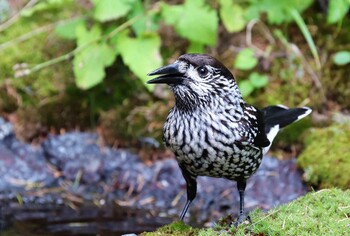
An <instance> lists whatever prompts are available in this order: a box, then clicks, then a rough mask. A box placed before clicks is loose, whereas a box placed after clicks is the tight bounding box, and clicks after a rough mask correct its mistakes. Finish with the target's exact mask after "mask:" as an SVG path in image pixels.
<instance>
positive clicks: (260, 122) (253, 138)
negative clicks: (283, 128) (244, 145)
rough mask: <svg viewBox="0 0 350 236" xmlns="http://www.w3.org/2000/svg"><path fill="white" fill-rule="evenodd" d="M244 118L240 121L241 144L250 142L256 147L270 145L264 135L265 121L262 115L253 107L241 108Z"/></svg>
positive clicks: (245, 106)
mask: <svg viewBox="0 0 350 236" xmlns="http://www.w3.org/2000/svg"><path fill="white" fill-rule="evenodd" d="M243 110H244V116H243V117H242V118H241V120H240V122H239V123H240V129H241V132H240V133H241V134H243V135H242V136H241V140H239V141H241V142H247V141H248V142H250V143H251V144H253V145H254V146H256V147H261V148H262V147H267V146H269V145H270V141H269V140H268V138H267V136H266V133H265V120H264V116H263V113H262V112H261V111H260V110H258V109H256V108H255V107H253V106H250V105H247V104H245V105H244V106H243Z"/></svg>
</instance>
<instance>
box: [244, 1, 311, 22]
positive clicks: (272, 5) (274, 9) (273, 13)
mask: <svg viewBox="0 0 350 236" xmlns="http://www.w3.org/2000/svg"><path fill="white" fill-rule="evenodd" d="M250 2H251V4H250V5H249V7H248V8H247V9H246V10H245V13H244V15H245V17H246V19H248V20H251V19H258V18H260V13H266V14H267V20H268V22H269V23H271V24H281V23H283V22H290V21H291V20H292V19H293V18H292V17H291V15H290V14H289V8H295V9H296V10H297V11H298V12H302V11H303V10H305V9H306V8H308V7H309V6H310V5H311V4H312V3H313V0H283V1H276V0H259V1H257V0H250Z"/></svg>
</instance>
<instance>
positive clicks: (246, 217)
mask: <svg viewBox="0 0 350 236" xmlns="http://www.w3.org/2000/svg"><path fill="white" fill-rule="evenodd" d="M246 221H248V223H252V220H251V219H250V216H249V215H246V214H240V215H239V217H238V219H237V221H236V222H234V223H233V222H232V223H233V226H235V227H236V228H237V226H238V225H240V224H243V223H245V222H246Z"/></svg>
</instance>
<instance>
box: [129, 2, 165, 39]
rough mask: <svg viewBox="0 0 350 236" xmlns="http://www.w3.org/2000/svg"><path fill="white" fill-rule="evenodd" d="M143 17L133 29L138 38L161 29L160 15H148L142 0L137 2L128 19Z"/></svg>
mask: <svg viewBox="0 0 350 236" xmlns="http://www.w3.org/2000/svg"><path fill="white" fill-rule="evenodd" d="M139 15H142V16H141V17H140V18H139V19H138V20H137V21H136V22H135V23H134V24H133V25H132V26H131V27H132V29H133V31H134V32H135V34H136V35H137V36H140V35H141V34H143V33H145V32H154V31H157V30H158V28H159V23H158V21H159V19H157V18H158V15H156V14H152V15H147V14H146V12H145V9H144V7H143V5H142V2H141V0H136V2H135V4H134V6H133V8H132V10H131V12H130V13H129V14H128V19H132V18H133V17H136V16H139Z"/></svg>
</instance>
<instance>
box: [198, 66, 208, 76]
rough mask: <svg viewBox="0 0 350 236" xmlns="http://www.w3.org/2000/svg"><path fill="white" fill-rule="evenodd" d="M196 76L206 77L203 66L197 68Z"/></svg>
mask: <svg viewBox="0 0 350 236" xmlns="http://www.w3.org/2000/svg"><path fill="white" fill-rule="evenodd" d="M197 71H198V74H199V76H200V77H205V76H207V75H208V72H209V71H208V69H207V68H206V67H205V66H201V67H198V69H197Z"/></svg>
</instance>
